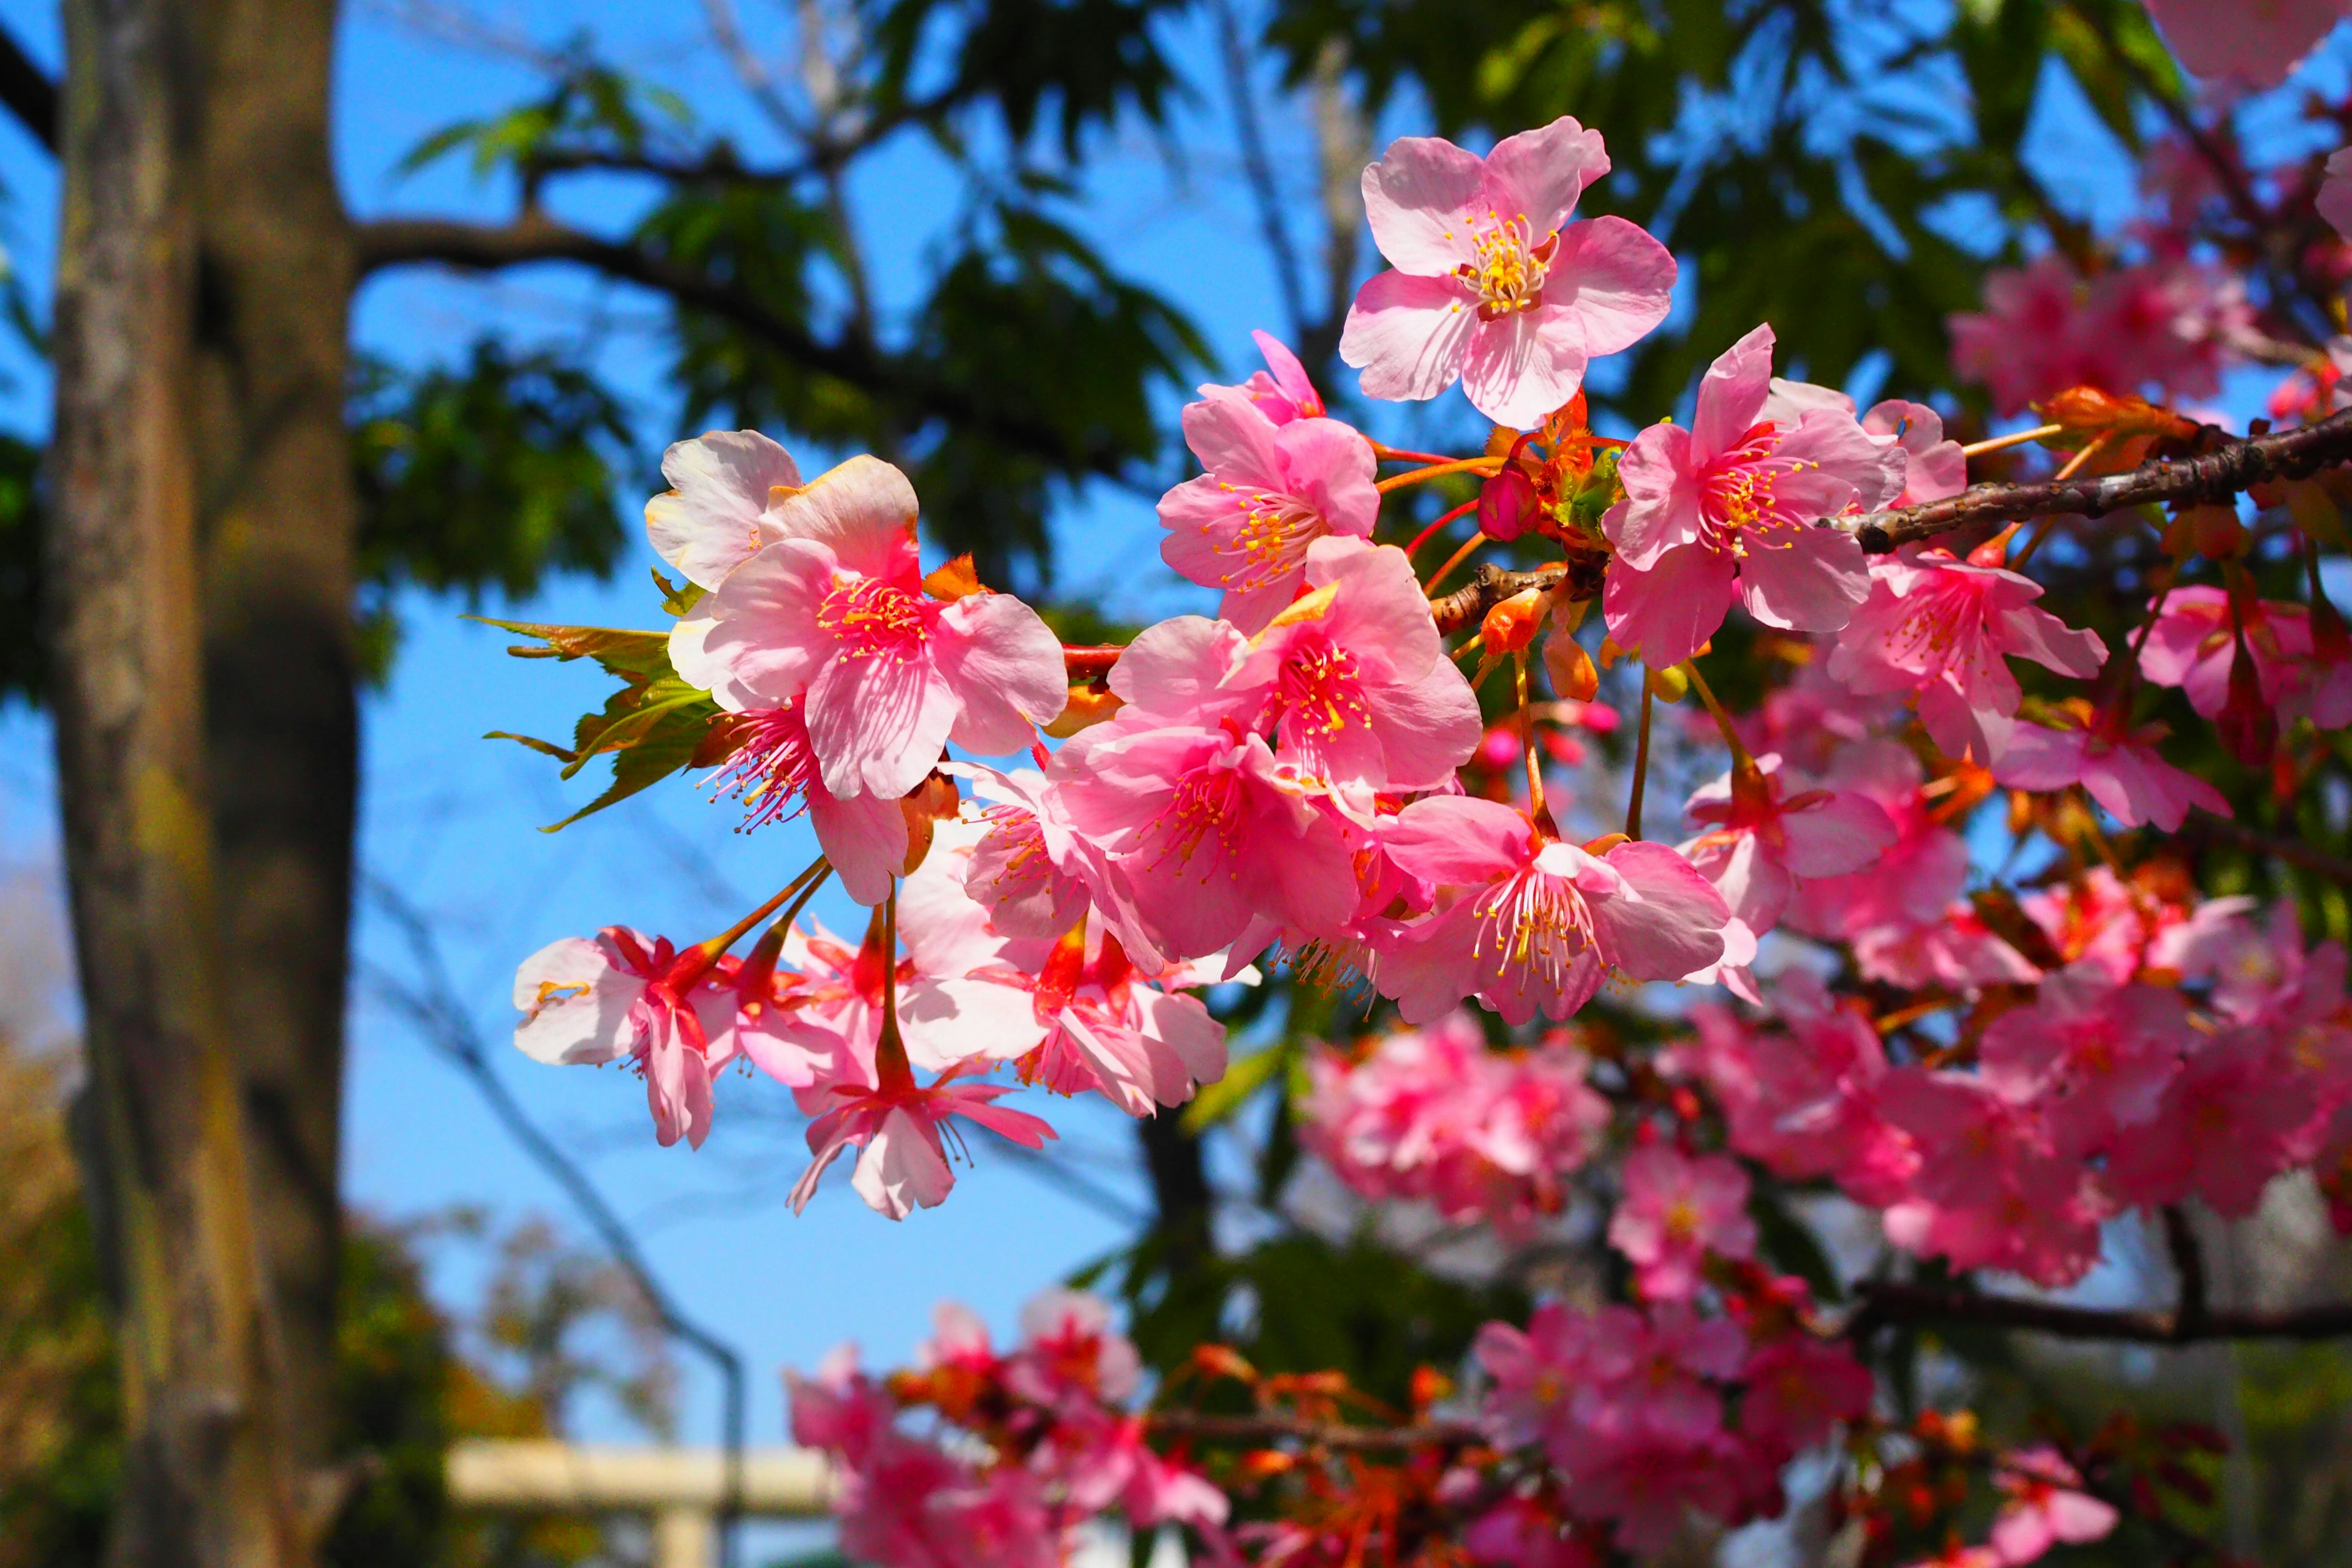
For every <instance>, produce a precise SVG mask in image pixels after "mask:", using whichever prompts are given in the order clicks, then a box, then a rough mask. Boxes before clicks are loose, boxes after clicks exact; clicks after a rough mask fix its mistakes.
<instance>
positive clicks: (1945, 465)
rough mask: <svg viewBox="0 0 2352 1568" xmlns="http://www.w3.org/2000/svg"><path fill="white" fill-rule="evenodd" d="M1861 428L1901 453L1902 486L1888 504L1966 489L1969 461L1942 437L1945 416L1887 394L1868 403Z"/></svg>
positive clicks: (1941, 496) (1939, 496)
mask: <svg viewBox="0 0 2352 1568" xmlns="http://www.w3.org/2000/svg"><path fill="white" fill-rule="evenodd" d="M1862 427H1863V429H1864V430H1865V431H1866V432H1868V433H1869V434H1870V436H1871V437H1873V438H1874V439H1875V440H1877V441H1880V442H1882V443H1891V444H1892V445H1894V446H1895V447H1898V448H1900V449H1901V451H1902V453H1903V489H1901V490H1900V491H1898V492H1897V493H1896V494H1895V499H1894V500H1890V501H1888V502H1887V503H1886V504H1887V505H1889V506H1917V505H1919V504H1920V503H1921V502H1923V501H1931V500H1943V499H1944V498H1945V497H1946V496H1956V495H1958V494H1959V493H1960V492H1961V491H1962V490H1964V489H1968V488H1969V460H1968V458H1967V457H1966V456H1965V455H1964V454H1963V453H1962V452H1961V450H1960V444H1959V443H1958V441H1951V440H1947V439H1946V438H1945V437H1944V416H1942V415H1940V414H1938V413H1937V412H1936V411H1935V410H1934V409H1932V408H1930V407H1928V406H1927V405H1926V404H1924V403H1907V402H1906V401H1904V400H1903V399H1902V398H1899V397H1890V398H1888V399H1887V400H1886V401H1885V402H1884V403H1874V404H1873V405H1871V407H1870V412H1869V413H1867V414H1864V416H1862Z"/></svg>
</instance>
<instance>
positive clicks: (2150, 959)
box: [2018, 866, 2253, 984]
mask: <svg viewBox="0 0 2352 1568" xmlns="http://www.w3.org/2000/svg"><path fill="white" fill-rule="evenodd" d="M2153 881H2155V879H2147V880H2139V879H2136V880H2134V881H2132V882H2128V883H2127V882H2126V881H2124V880H2123V879H2121V878H2120V877H2117V876H2116V874H2115V872H2114V871H2112V870H2111V869H2109V868H2106V867H2105V866H2094V867H2092V868H2090V869H2089V870H2087V871H2085V872H2084V873H2083V874H2082V875H2080V876H2078V877H2074V878H2071V879H2068V880H2066V881H2063V882H2059V883H2055V884H2053V885H2052V886H2050V887H2047V888H2040V889H2034V890H2033V891H2032V892H2029V893H2027V894H2025V895H2024V896H2023V897H2021V898H2020V899H2019V900H2018V905H2019V907H2020V908H2021V909H2022V910H2024V911H2025V913H2026V916H2027V918H2028V919H2030V920H2032V921H2033V923H2034V924H2035V925H2037V926H2039V927H2041V928H2042V933H2043V934H2044V935H2046V936H2048V937H2049V939H2050V944H2051V946H2052V947H2053V948H2055V949H2056V950H2057V952H2058V954H2059V956H2060V957H2062V958H2063V959H2064V960H2065V961H2066V962H2067V963H2070V964H2074V963H2088V964H2095V965H2096V966H2097V967H2098V968H2099V969H2100V970H2101V971H2102V972H2104V973H2105V974H2106V975H2107V977H2108V978H2109V979H2111V980H2114V981H2116V982H2117V983H2118V984H2120V983H2122V982H2124V981H2126V980H2133V979H2137V978H2138V977H2139V975H2140V973H2141V972H2142V971H2143V970H2148V969H2155V970H2183V969H2190V968H2194V967H2197V966H2199V965H2200V963H2203V962H2205V960H2204V959H2202V958H2200V956H2198V955H2199V954H2210V953H2211V952H2217V951H2218V949H2216V948H2215V947H2214V946H2213V944H2214V943H2215V942H2219V941H2222V940H2225V939H2226V933H2227V930H2228V928H2231V927H2233V926H2235V925H2236V924H2237V923H2238V917H2239V916H2240V915H2242V914H2243V913H2244V912H2245V911H2246V910H2249V909H2251V908H2252V907H2253V900H2252V899H2246V898H2229V899H2208V900H2204V901H2203V902H2201V903H2200V904H2199V905H2198V906H2197V907H2196V908H2195V909H2193V910H2192V909H2190V908H2189V907H2188V906H2186V905H2184V904H2182V903H2179V901H2177V900H2176V899H2175V898H2173V897H2170V896H2168V895H2167V894H2166V893H2165V892H2164V891H2163V890H2162V889H2161V888H2160V887H2158V886H2153V885H2150V883H2152V882H2153Z"/></svg>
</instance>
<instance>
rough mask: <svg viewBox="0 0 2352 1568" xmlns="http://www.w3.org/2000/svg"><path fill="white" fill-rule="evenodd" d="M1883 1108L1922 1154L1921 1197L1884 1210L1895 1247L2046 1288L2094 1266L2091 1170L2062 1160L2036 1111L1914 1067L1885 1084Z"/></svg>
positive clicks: (1987, 1087) (2096, 1215) (1980, 1085)
mask: <svg viewBox="0 0 2352 1568" xmlns="http://www.w3.org/2000/svg"><path fill="white" fill-rule="evenodd" d="M1879 1110H1880V1113H1881V1114H1882V1115H1884V1116H1885V1118H1886V1119H1887V1121H1890V1122H1892V1123H1893V1124H1894V1125H1895V1126H1897V1127H1899V1128H1901V1129H1902V1130H1903V1131H1906V1132H1907V1133H1909V1134H1910V1135H1911V1137H1912V1140H1913V1142H1914V1143H1915V1145H1916V1148H1917V1150H1918V1152H1919V1167H1918V1171H1917V1173H1916V1175H1915V1176H1914V1177H1913V1179H1912V1187H1913V1192H1914V1194H1916V1195H1915V1196H1914V1197H1913V1198H1911V1199H1909V1200H1906V1201H1905V1202H1902V1203H1897V1204H1895V1205H1891V1206H1890V1207H1889V1208H1888V1209H1887V1210H1886V1214H1885V1228H1886V1234H1887V1238H1888V1239H1889V1240H1891V1241H1893V1242H1895V1244H1896V1245H1897V1246H1900V1247H1905V1248H1906V1249H1908V1250H1910V1251H1913V1252H1916V1253H1921V1254H1927V1253H1941V1254H1943V1255H1944V1256H1945V1257H1947V1258H1950V1259H1951V1261H1952V1263H1953V1266H1954V1267H1956V1268H2006V1269H2009V1270H2011V1271H2012V1272H2014V1273H2018V1274H2022V1275H2024V1276H2025V1277H2026V1278H2027V1279H2032V1280H2034V1281H2035V1282H2037V1283H2039V1284H2043V1285H2065V1284H2072V1283H2073V1282H2074V1280H2076V1279H2081V1278H2082V1277H2083V1275H2084V1273H2085V1272H2086V1271H2087V1270H2088V1269H2089V1268H2090V1267H2091V1264H2092V1262H2093V1261H2094V1260H2095V1258H2097V1257H2098V1254H2099V1229H2098V1225H2099V1221H2100V1220H2101V1219H2103V1218H2104V1217H2105V1215H2104V1214H2103V1213H2102V1212H2101V1211H2100V1209H2099V1206H2098V1205H2097V1204H2096V1203H2095V1201H2094V1200H2093V1197H2092V1195H2091V1194H2089V1193H2088V1192H2087V1191H2086V1190H2085V1185H2084V1177H2085V1175H2086V1173H2085V1171H2084V1167H2083V1166H2082V1164H2081V1163H2079V1162H2076V1161H2070V1160H2066V1159H2062V1158H2060V1157H2058V1156H2057V1155H2056V1153H2055V1152H2053V1149H2052V1146H2051V1141H2050V1135H2049V1131H2048V1129H2047V1128H2046V1126H2044V1124H2043V1123H2042V1119H2041V1118H2040V1116H2039V1115H2038V1114H2037V1113H2036V1110H2035V1108H2034V1107H2032V1105H2030V1104H2025V1103H2021V1102H2020V1101H2018V1100H2013V1099H2011V1098H2009V1097H2008V1096H2005V1095H2003V1094H2002V1093H2000V1092H1999V1091H1998V1090H1996V1089H1995V1088H1994V1087H1993V1086H1992V1085H1991V1084H1990V1083H1988V1082H1986V1081H1984V1080H1982V1079H1976V1078H1972V1077H1969V1076H1967V1075H1964V1074H1960V1073H1956V1072H1949V1071H1928V1070H1927V1069H1924V1068H1908V1067H1906V1068H1895V1070H1894V1071H1892V1072H1890V1073H1888V1074H1887V1075H1886V1077H1885V1079H1884V1080H1882V1082H1881V1085H1880V1089H1879Z"/></svg>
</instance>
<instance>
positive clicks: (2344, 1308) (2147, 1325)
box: [1844, 1280, 2352, 1345]
mask: <svg viewBox="0 0 2352 1568" xmlns="http://www.w3.org/2000/svg"><path fill="white" fill-rule="evenodd" d="M1858 1289H1859V1293H1860V1295H1861V1296H1862V1299H1863V1303H1862V1306H1861V1307H1860V1308H1859V1309H1857V1310H1855V1311H1854V1313H1853V1316H1852V1317H1850V1318H1849V1319H1848V1320H1847V1321H1846V1324H1845V1329H1844V1332H1845V1333H1846V1334H1847V1335H1848V1336H1850V1337H1854V1336H1860V1335H1863V1334H1866V1333H1868V1332H1870V1331H1872V1330H1874V1329H1878V1328H1884V1327H1887V1326H1890V1325H1896V1324H1902V1325H1919V1324H1932V1323H1978V1324H1982V1325H1984V1326H1986V1327H1988V1328H1999V1329H2025V1330H2029V1331H2032V1332H2035V1333H2044V1334H2053V1335H2055V1336H2056V1337H2058V1338H2060V1339H2069V1340H2120V1341H2127V1342H2133V1343H2137V1344H2159V1345H2178V1344H2189V1343H2194V1342H2202V1341H2206V1340H2332V1339H2343V1338H2352V1302H2346V1301H2337V1302H2332V1303H2330V1304H2328V1305H2326V1306H2323V1307H2304V1308H2298V1309H2296V1310H2292V1311H2282V1312H2257V1311H2240V1310H2210V1309H2209V1310H2203V1311H2199V1312H2194V1313H2192V1312H2189V1311H2188V1310H2172V1311H2150V1310H2140V1309H2134V1308H2107V1307H2075V1306H2070V1305H2068V1304H2066V1303H2065V1302H2063V1301H2032V1300H2024V1299H2022V1298H2021V1297H2015V1296H1987V1295H1981V1294H1979V1293H1978V1292H1977V1291H1974V1290H1964V1289H1953V1288H1942V1287H1937V1286H1932V1285H1910V1284H1904V1283H1900V1282H1898V1281H1895V1280H1867V1281H1864V1283H1863V1284H1862V1285H1861V1286H1860V1287H1859V1288H1858ZM2184 1306H2185V1304H2184Z"/></svg>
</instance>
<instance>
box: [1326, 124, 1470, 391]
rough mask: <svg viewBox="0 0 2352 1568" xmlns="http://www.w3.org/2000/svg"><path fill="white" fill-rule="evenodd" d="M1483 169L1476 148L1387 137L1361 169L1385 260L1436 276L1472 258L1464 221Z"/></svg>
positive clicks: (1368, 214)
mask: <svg viewBox="0 0 2352 1568" xmlns="http://www.w3.org/2000/svg"><path fill="white" fill-rule="evenodd" d="M1485 171H1486V164H1485V161H1484V160H1482V159H1481V158H1480V157H1479V156H1478V155H1477V154H1476V153H1466V152H1465V151H1463V150H1462V149H1461V148H1459V147H1456V146H1455V145H1454V143H1453V142H1448V141H1445V140H1444V139H1443V138H1442V137H1436V136H1401V137H1399V138H1397V140H1395V141H1394V142H1390V143H1389V150H1388V151H1387V152H1386V153H1382V154H1381V161H1380V162H1379V163H1374V164H1372V165H1371V166H1370V168H1368V169H1366V170H1365V171H1364V181H1363V186H1364V216H1365V217H1366V218H1367V219H1368V220H1370V224H1371V226H1372V241H1373V243H1374V244H1376V245H1378V246H1379V247H1381V255H1382V256H1385V257H1387V258H1389V264H1390V265H1391V266H1392V267H1395V268H1398V269H1400V270H1401V271H1403V272H1407V273H1414V274H1419V275H1421V276H1423V277H1434V276H1436V275H1437V274H1440V273H1446V272H1451V271H1453V270H1454V268H1455V267H1456V266H1457V265H1459V264H1460V263H1462V262H1465V261H1468V260H1472V259H1474V258H1473V257H1472V255H1471V251H1470V244H1469V229H1468V225H1467V224H1466V222H1465V219H1466V217H1467V216H1468V215H1469V213H1470V211H1471V210H1472V208H1473V206H1474V205H1475V203H1476V202H1477V200H1478V197H1479V195H1480V187H1481V185H1482V184H1483V179H1484V174H1485ZM1342 353H1345V351H1344V350H1343V351H1342ZM1348 363H1350V364H1353V363H1356V362H1355V361H1354V360H1352V359H1351V360H1349V362H1348ZM1367 390H1369V389H1367ZM1372 395H1373V396H1375V397H1381V396H1387V395H1389V394H1384V393H1373V394H1372Z"/></svg>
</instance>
